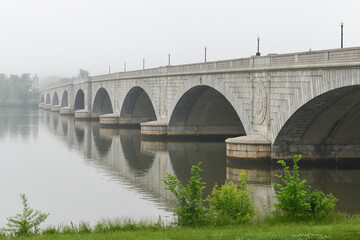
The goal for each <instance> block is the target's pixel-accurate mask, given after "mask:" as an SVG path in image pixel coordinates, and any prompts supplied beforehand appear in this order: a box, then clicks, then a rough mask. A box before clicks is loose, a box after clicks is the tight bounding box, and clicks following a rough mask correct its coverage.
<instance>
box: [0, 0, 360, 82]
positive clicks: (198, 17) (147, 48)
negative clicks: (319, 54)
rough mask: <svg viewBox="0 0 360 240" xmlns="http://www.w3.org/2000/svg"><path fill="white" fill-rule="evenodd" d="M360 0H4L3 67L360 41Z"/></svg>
mask: <svg viewBox="0 0 360 240" xmlns="http://www.w3.org/2000/svg"><path fill="white" fill-rule="evenodd" d="M359 10H360V1H359V0H353V1H351V0H339V1H335V0H298V1H295V0H234V1H231V0H216V1H213V0H181V1H180V0H176V1H175V0H0V30H1V33H0V73H6V74H11V73H13V74H21V73H31V74H34V73H37V74H38V75H39V77H40V79H41V78H44V77H46V76H48V75H53V74H55V75H59V76H63V77H71V76H74V75H76V74H77V73H78V71H79V69H80V68H82V69H86V70H88V71H90V74H91V75H100V74H105V73H108V68H109V66H110V67H111V72H119V71H123V68H124V62H126V65H127V70H128V71H130V70H136V69H141V68H142V60H143V59H144V58H145V65H146V68H154V67H158V66H164V65H166V64H167V61H168V54H169V53H170V54H171V64H172V65H177V64H186V63H193V62H201V61H203V60H204V47H205V46H207V58H208V61H214V60H220V59H221V60H223V59H231V58H243V57H249V56H251V55H254V54H255V52H256V44H257V42H256V38H257V36H260V52H261V54H262V55H266V54H268V53H289V52H301V51H308V50H309V48H311V49H312V50H320V49H333V48H338V47H340V23H341V22H344V47H354V46H360V13H359Z"/></svg>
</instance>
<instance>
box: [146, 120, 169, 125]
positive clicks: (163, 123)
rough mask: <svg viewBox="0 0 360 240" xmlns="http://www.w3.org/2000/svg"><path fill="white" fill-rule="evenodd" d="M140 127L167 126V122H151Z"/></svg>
mask: <svg viewBox="0 0 360 240" xmlns="http://www.w3.org/2000/svg"><path fill="white" fill-rule="evenodd" d="M140 126H167V122H165V121H151V122H144V123H140Z"/></svg>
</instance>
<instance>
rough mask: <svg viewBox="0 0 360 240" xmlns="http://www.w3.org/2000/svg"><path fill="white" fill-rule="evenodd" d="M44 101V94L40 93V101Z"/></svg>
mask: <svg viewBox="0 0 360 240" xmlns="http://www.w3.org/2000/svg"><path fill="white" fill-rule="evenodd" d="M44 102H45V98H44V94H41V97H40V103H44Z"/></svg>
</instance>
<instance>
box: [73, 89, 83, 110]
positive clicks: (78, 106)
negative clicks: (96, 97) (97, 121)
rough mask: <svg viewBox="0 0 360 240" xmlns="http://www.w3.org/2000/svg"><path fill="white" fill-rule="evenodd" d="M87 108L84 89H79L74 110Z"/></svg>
mask: <svg viewBox="0 0 360 240" xmlns="http://www.w3.org/2000/svg"><path fill="white" fill-rule="evenodd" d="M80 109H85V94H84V91H83V90H82V89H79V90H78V91H77V92H76V96H75V102H74V110H75V111H76V110H80Z"/></svg>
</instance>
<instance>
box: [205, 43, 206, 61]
mask: <svg viewBox="0 0 360 240" xmlns="http://www.w3.org/2000/svg"><path fill="white" fill-rule="evenodd" d="M205 62H206V46H205Z"/></svg>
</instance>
